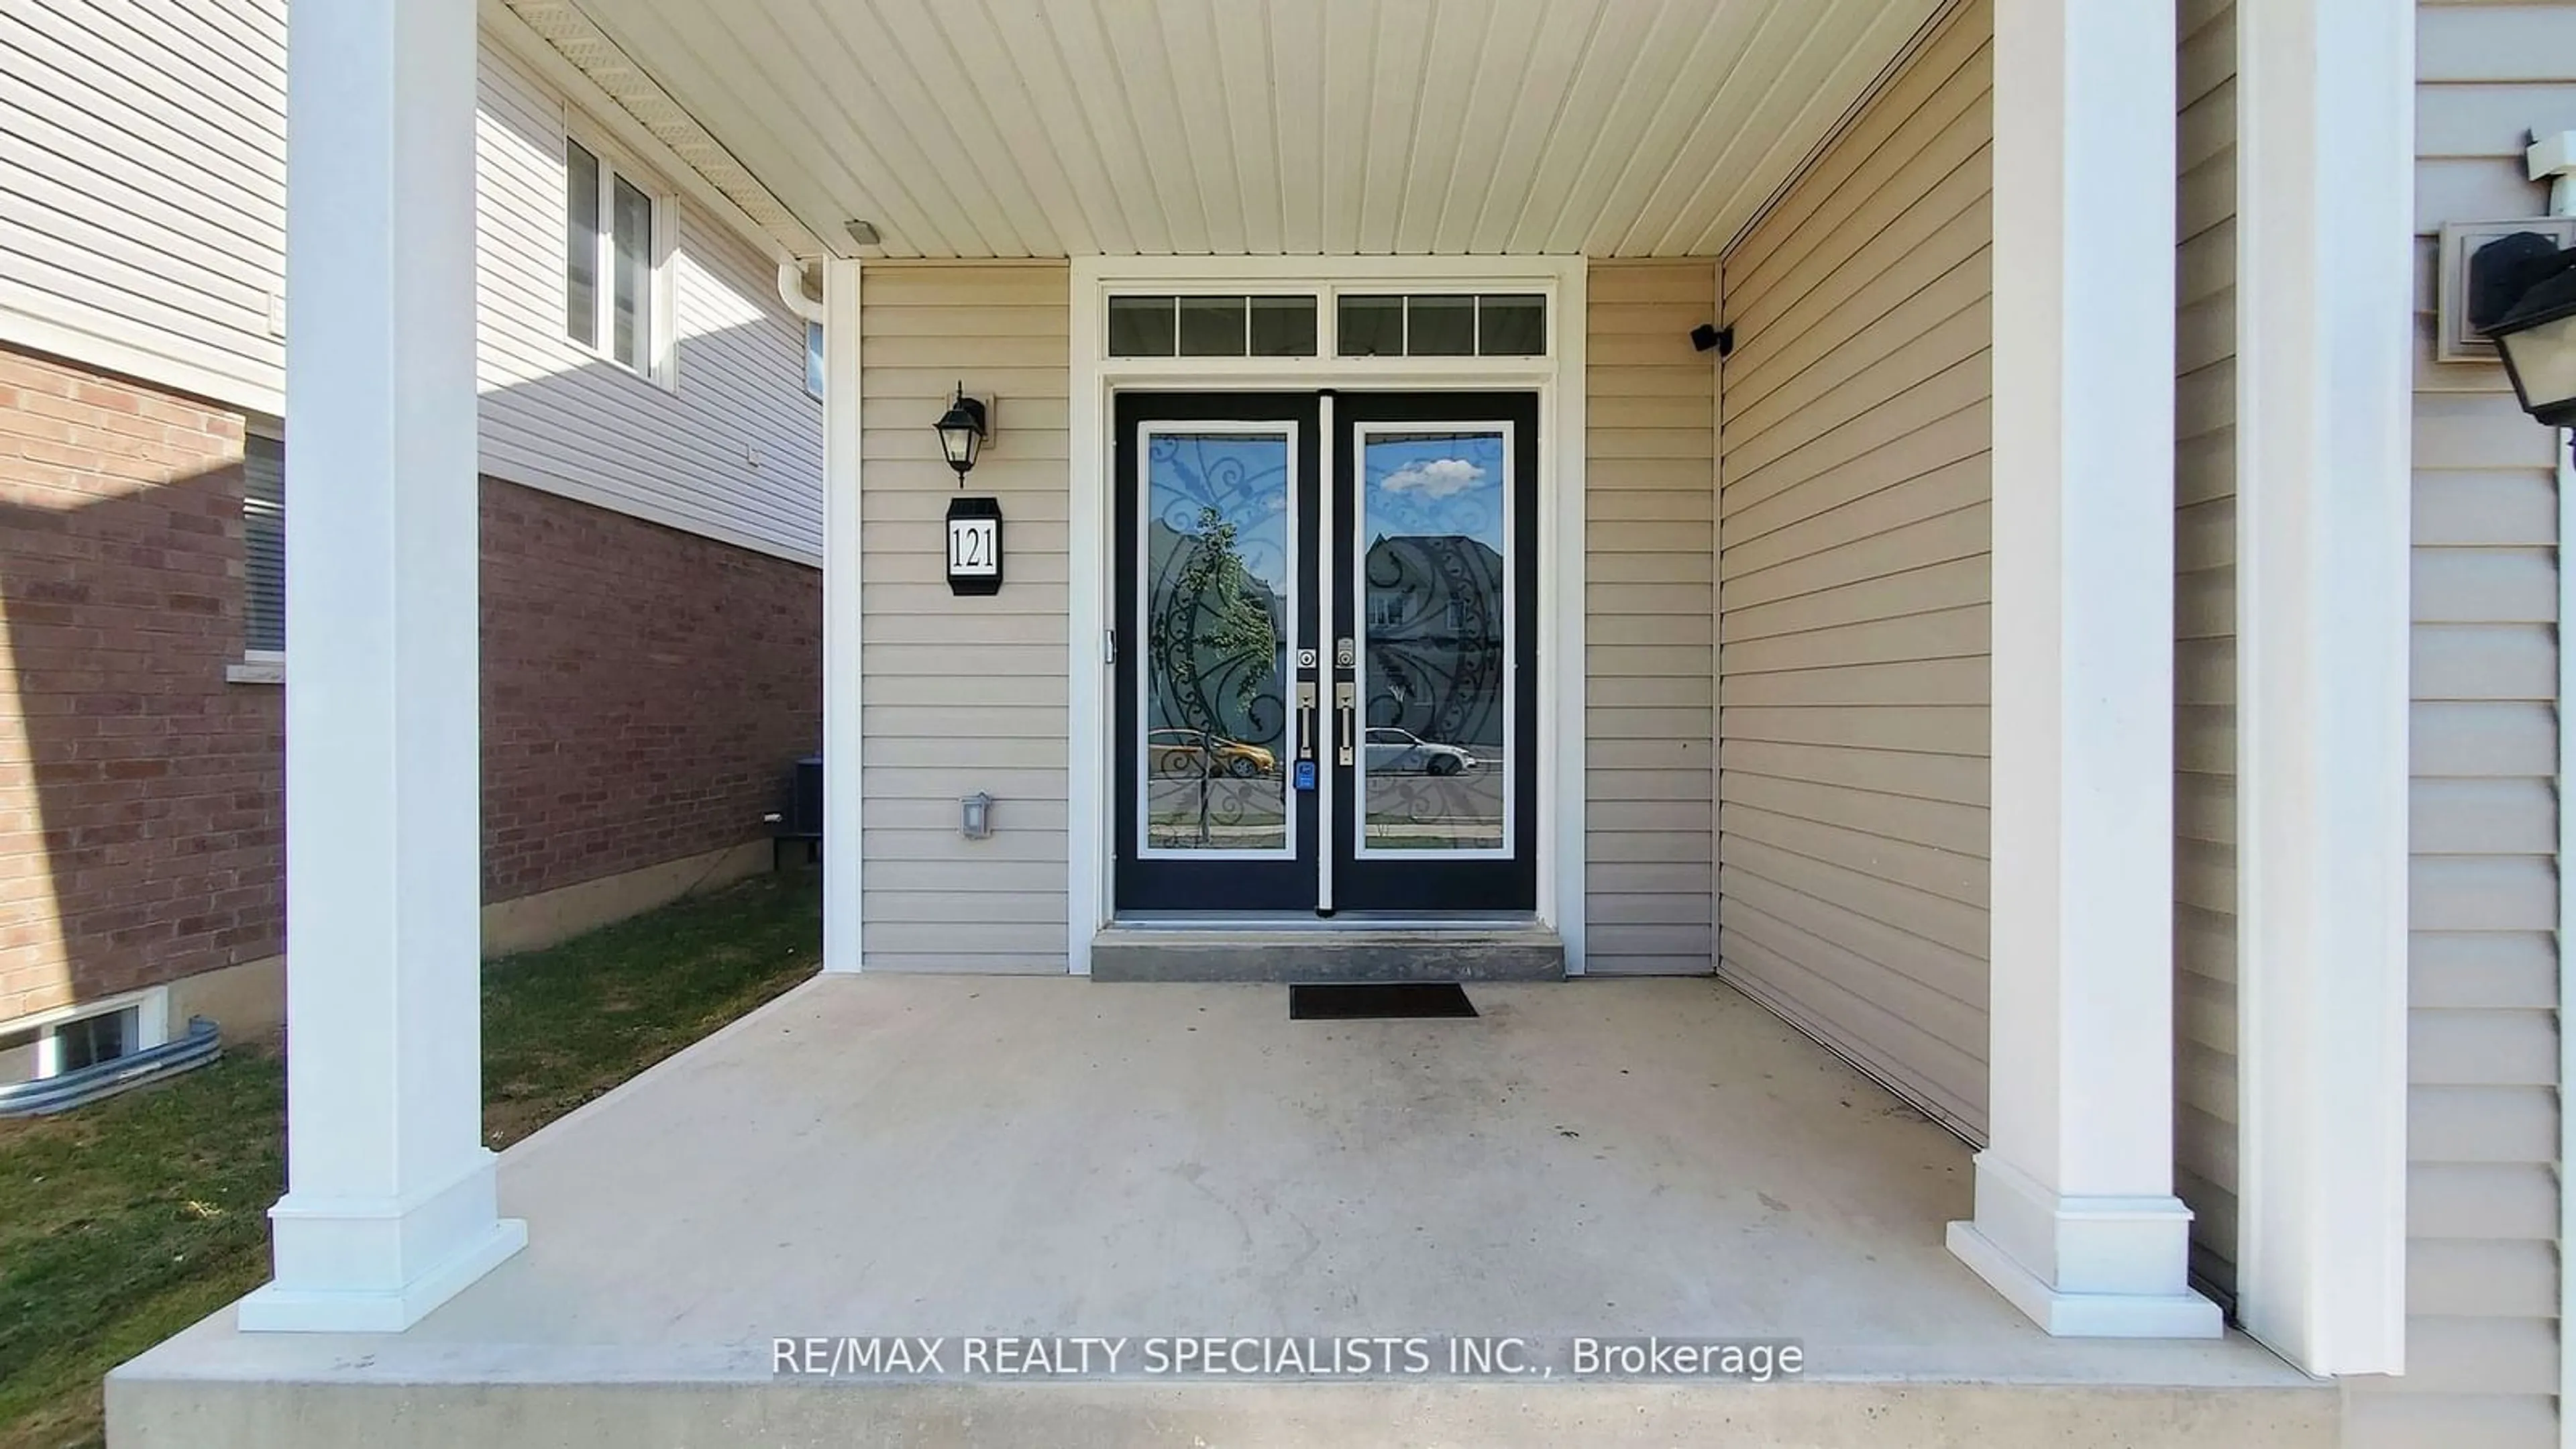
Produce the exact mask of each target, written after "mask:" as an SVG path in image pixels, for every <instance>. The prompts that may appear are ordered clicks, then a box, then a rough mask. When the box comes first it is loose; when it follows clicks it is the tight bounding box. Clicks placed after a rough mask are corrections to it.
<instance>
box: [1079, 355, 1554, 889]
mask: <svg viewBox="0 0 2576 1449" xmlns="http://www.w3.org/2000/svg"><path fill="white" fill-rule="evenodd" d="M1537 434H1538V410H1537V402H1536V398H1535V396H1534V395H1533V394H1529V393H1489V392H1472V393H1471V392H1404V393H1394V392H1356V391H1349V390H1343V391H1340V392H1337V393H1175V392H1152V393H1124V394H1121V395H1120V397H1119V399H1118V406H1117V490H1116V491H1117V499H1118V507H1117V539H1118V558H1117V572H1118V598H1117V622H1116V626H1115V627H1116V660H1117V668H1116V672H1117V688H1116V700H1117V704H1116V723H1115V728H1114V734H1113V738H1114V740H1115V754H1116V761H1117V765H1116V768H1117V772H1118V781H1117V798H1118V821H1117V830H1118V844H1117V886H1118V905H1119V907H1120V909H1122V910H1130V911H1156V910H1164V911H1171V910H1178V911H1191V912H1210V913H1222V912H1233V911H1300V912H1302V911H1314V912H1318V913H1321V914H1326V915H1329V914H1332V913H1333V912H1335V911H1337V910H1348V911H1374V912H1395V913H1408V914H1413V913H1419V914H1430V913H1441V912H1519V911H1527V910H1529V909H1531V908H1532V906H1533V905H1534V904H1535V900H1536V882H1537V870H1536V856H1537V849H1536V847H1537V838H1538V830H1537V825H1538V821H1537V815H1538V812H1537V808H1536V805H1537V792H1536V782H1537V770H1536V762H1537V759H1538V748H1539V743H1540V742H1539V739H1538V717H1537V709H1536V703H1537V692H1538V690H1537V686H1538V671H1537V669H1536V668H1535V665H1534V658H1535V656H1534V654H1533V648H1534V645H1535V643H1536V639H1537V628H1536V605H1537V597H1538V573H1537V562H1538V550H1537V546H1536V544H1537V527H1538V508H1537V498H1538V486H1537V485H1538V476H1537V475H1538V468H1537V459H1538V435H1537Z"/></svg>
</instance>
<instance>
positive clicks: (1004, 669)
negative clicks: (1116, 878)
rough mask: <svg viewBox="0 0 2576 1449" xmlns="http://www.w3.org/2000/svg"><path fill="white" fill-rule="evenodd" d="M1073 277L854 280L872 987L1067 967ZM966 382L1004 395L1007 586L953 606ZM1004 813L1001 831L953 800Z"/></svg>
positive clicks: (990, 466) (988, 474) (999, 816)
mask: <svg viewBox="0 0 2576 1449" xmlns="http://www.w3.org/2000/svg"><path fill="white" fill-rule="evenodd" d="M1070 294H1071V288H1070V284H1069V281H1068V278H1067V276H1066V273H1065V267H1064V264H1063V263H1061V262H1043V263H972V262H968V263H922V264H906V263H888V264H877V265H871V266H870V267H869V268H868V269H867V274H866V277H865V279H864V280H863V282H862V283H861V285H860V305H861V309H862V311H861V332H862V337H861V342H860V353H861V358H862V361H863V363H864V366H863V367H862V368H861V370H860V374H859V392H860V396H861V398H862V399H863V400H864V401H863V408H862V415H861V421H862V429H863V431H862V437H861V442H860V456H861V464H860V466H861V472H862V475H863V481H862V485H861V488H862V501H861V505H860V510H859V513H860V522H859V528H860V537H861V539H862V542H863V546H864V551H863V556H862V561H861V565H860V571H861V575H862V578H863V583H862V584H861V587H860V608H861V609H862V611H863V612H864V615H865V618H866V623H865V625H864V627H863V628H862V630H861V640H862V644H861V658H860V666H859V667H860V673H861V675H862V676H863V677H864V679H865V680H866V688H865V695H864V698H865V704H864V707H863V709H862V721H863V723H862V726H861V728H862V732H863V734H864V735H865V739H864V742H863V743H862V745H861V747H860V748H861V756H862V758H863V759H864V760H865V762H866V766H865V770H864V785H863V787H862V790H863V795H864V797H865V798H864V803H863V804H862V806H861V819H862V821H863V824H862V827H861V828H862V831H863V834H864V856H865V860H866V865H865V867H864V879H865V898H864V900H863V902H862V904H861V914H862V918H863V919H864V920H865V922H866V925H865V926H864V927H863V928H862V939H861V941H860V947H861V950H862V952H863V956H864V964H865V966H866V967H867V968H868V969H871V970H895V971H1022V972H1060V971H1063V970H1065V969H1066V961H1067V957H1066V943H1065V845H1066V840H1067V831H1068V828H1069V827H1068V824H1067V817H1066V811H1065V751H1066V748H1067V746H1066V740H1065V718H1066V706H1065V663H1064V661H1065V628H1066V624H1065V619H1066V610H1067V609H1068V607H1069V605H1070V596H1069V594H1068V591H1067V555H1066V521H1067V510H1068V507H1069V505H1070V503H1071V501H1072V482H1071V475H1070V473H1069V470H1068V467H1067V462H1066V460H1067V458H1068V456H1069V453H1068V451H1067V448H1068V439H1067V436H1066V430H1065V419H1066V406H1067V404H1066V394H1067V391H1068V388H1069V383H1070V370H1069V368H1068V366H1067V362H1066V359H1067V357H1068V355H1069V353H1068V348H1069V343H1068V340H1067V331H1066V329H1067V325H1068V316H1069V313H1068V303H1067V298H1068V297H1069V296H1070ZM960 380H963V381H964V382H965V384H966V386H967V387H968V389H969V390H974V391H982V392H989V393H994V394H997V395H998V396H999V399H1000V400H999V402H998V404H997V406H996V411H995V416H994V420H993V423H994V432H993V443H992V446H991V447H990V448H989V449H987V450H986V452H985V453H984V455H983V459H982V461H980V462H978V463H977V464H976V465H975V476H974V480H973V485H972V486H973V491H974V492H976V493H979V494H988V495H991V496H993V497H996V498H998V499H1000V500H1001V504H1002V512H1003V515H1004V520H1005V521H1004V524H1003V548H1004V557H1005V560H1006V563H1005V568H1006V570H1007V573H1008V576H1009V579H1010V583H1009V586H1008V587H1007V588H1005V589H1003V590H1002V592H1001V593H999V594H997V595H994V596H993V597H991V598H961V597H958V596H956V595H952V594H951V593H949V591H948V584H947V574H946V571H945V569H946V565H945V562H944V561H945V559H946V556H947V551H946V548H945V547H944V545H943V542H942V540H943V539H944V538H945V536H946V533H945V530H946V525H945V524H944V523H943V522H942V519H943V517H944V516H945V514H946V512H947V508H948V503H949V500H951V499H953V498H955V497H956V496H957V494H958V487H957V475H956V474H954V473H952V472H950V471H949V470H948V466H947V464H945V463H944V462H942V461H941V460H940V457H939V440H938V438H937V437H936V436H935V435H934V434H933V433H932V432H931V429H930V423H931V420H932V419H934V418H936V417H938V416H939V413H940V410H941V409H942V408H943V407H945V406H946V404H947V402H948V399H949V396H950V394H951V393H952V391H953V390H954V389H955V388H956V386H957V384H958V383H959V381H960ZM978 790H982V791H985V792H988V793H990V794H991V795H992V797H993V802H994V803H993V834H992V837H991V838H990V839H987V840H967V839H965V838H964V837H963V836H961V835H959V834H958V832H957V801H958V799H959V797H961V796H964V795H971V794H973V793H975V792H976V791H978Z"/></svg>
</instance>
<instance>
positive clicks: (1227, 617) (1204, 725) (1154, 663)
mask: <svg viewBox="0 0 2576 1449" xmlns="http://www.w3.org/2000/svg"><path fill="white" fill-rule="evenodd" d="M1229 562H1230V563H1231V565H1232V566H1231V567H1229V566H1228V565H1229ZM1145 577H1146V580H1147V582H1148V585H1149V592H1148V594H1147V596H1146V603H1145V622H1146V651H1147V652H1146V656H1145V673H1146V679H1147V684H1146V689H1145V728H1146V729H1148V730H1188V731H1192V732H1194V733H1195V732H1199V731H1204V732H1206V733H1208V734H1210V735H1212V736H1214V737H1216V738H1217V739H1219V740H1239V741H1241V742H1243V743H1246V744H1255V745H1262V746H1265V747H1268V748H1271V749H1274V750H1275V749H1278V748H1280V747H1281V746H1282V745H1283V744H1284V734H1285V731H1284V726H1285V725H1286V723H1287V714H1288V711H1287V701H1286V699H1285V691H1284V687H1283V681H1284V680H1285V679H1286V678H1287V657H1286V651H1287V647H1288V646H1287V641H1288V601H1287V600H1286V599H1285V598H1284V597H1283V596H1282V595H1281V594H1280V593H1279V591H1278V590H1276V589H1273V588H1272V587H1270V585H1269V584H1268V583H1267V582H1266V581H1265V580H1263V579H1262V578H1261V577H1260V576H1259V575H1258V574H1257V573H1255V572H1253V571H1252V570H1251V569H1250V568H1248V567H1245V566H1243V560H1242V559H1241V558H1240V557H1239V556H1237V557H1235V558H1233V559H1232V560H1230V561H1229V560H1228V559H1226V558H1224V557H1222V556H1220V555H1219V554H1218V553H1217V551H1216V550H1215V548H1214V547H1213V546H1212V545H1211V543H1210V541H1209V538H1208V536H1207V535H1206V534H1200V533H1184V532H1182V531H1181V530H1179V529H1176V528H1174V527H1172V526H1171V525H1170V524H1168V523H1166V522H1164V521H1163V520H1162V519H1160V518H1157V519H1155V520H1154V521H1153V522H1152V524H1151V525H1149V527H1148V530H1147V535H1146V572H1145ZM1229 583H1230V584H1231V585H1232V587H1231V589H1228V587H1227V585H1228V584H1229Z"/></svg>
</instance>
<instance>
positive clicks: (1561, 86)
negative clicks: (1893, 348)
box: [512, 0, 1942, 257]
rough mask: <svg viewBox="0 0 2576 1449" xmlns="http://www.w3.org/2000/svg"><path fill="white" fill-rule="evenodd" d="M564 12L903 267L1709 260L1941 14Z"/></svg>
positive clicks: (1154, 8)
mask: <svg viewBox="0 0 2576 1449" xmlns="http://www.w3.org/2000/svg"><path fill="white" fill-rule="evenodd" d="M512 3H513V5H514V8H520V7H521V6H522V4H523V0H512ZM556 3H562V0H556ZM570 3H574V4H577V5H578V6H579V8H580V10H581V11H582V12H584V13H585V14H586V15H587V16H588V17H589V19H590V20H591V21H593V22H594V23H595V24H596V25H597V26H598V27H599V28H600V30H601V31H603V32H604V33H605V35H606V36H607V38H609V39H610V40H612V41H613V42H614V43H615V48H616V49H618V50H622V51H623V52H624V57H625V63H627V64H630V65H632V66H633V67H634V68H635V69H637V70H639V71H641V72H642V73H643V74H644V75H646V76H649V77H650V78H651V80H652V81H653V82H654V83H656V84H657V85H658V87H659V88H660V89H661V90H662V91H664V92H666V93H667V94H668V95H669V96H670V97H671V99H673V100H674V101H676V102H678V103H679V105H681V106H683V107H685V108H686V109H687V111H688V112H689V113H690V115H691V116H692V117H693V118H694V119H695V121H696V123H697V124H698V125H700V126H702V127H704V129H705V131H706V132H707V133H708V134H709V135H711V136H712V137H713V138H714V139H715V140H716V141H717V142H720V143H721V145H722V147H723V149H724V150H725V151H726V152H729V153H730V155H731V157H732V158H733V160H734V161H736V162H738V163H739V165H740V166H741V168H743V170H745V171H747V172H748V173H749V174H750V175H751V176H754V177H757V178H758V180H759V183H760V184H761V185H762V186H763V187H765V188H766V189H767V190H768V191H769V192H770V193H771V194H772V195H773V196H774V197H775V198H776V199H777V201H778V202H780V203H781V204H783V205H784V206H785V207H786V209H787V210H788V211H789V212H791V213H793V214H794V216H795V217H796V218H798V219H799V220H801V221H802V222H803V223H804V226H805V227H806V228H809V229H810V230H811V231H812V232H813V233H814V234H815V235H818V236H820V237H822V238H823V239H824V241H825V244H826V245H828V246H831V247H833V248H835V249H838V250H843V251H849V250H851V248H850V247H849V245H848V243H847V242H846V241H845V240H844V233H843V229H842V225H841V223H842V221H843V220H844V219H845V218H863V219H866V220H869V221H872V222H874V223H876V225H877V226H878V228H879V229H880V231H881V233H882V235H883V242H882V245H881V246H879V247H876V248H869V249H863V251H864V254H867V255H885V256H899V257H915V256H927V257H1026V256H1070V255H1088V254H1094V253H1107V254H1112V255H1120V254H1145V255H1163V254H1178V255H1189V254H1221V255H1223V254H1247V253H1251V254H1259V253H1283V252H1284V253H1297V254H1311V253H1362V254H1368V253H1506V252H1509V253H1576V252H1580V253H1584V254H1587V255H1590V256H1596V257H1630V256H1639V257H1642V256H1696V255H1713V254H1716V253H1717V252H1719V251H1721V250H1722V249H1723V248H1724V247H1725V246H1726V245H1727V243H1728V242H1730V241H1731V240H1732V239H1733V238H1734V237H1735V236H1736V235H1737V234H1738V232H1739V231H1740V230H1741V229H1742V228H1743V227H1744V225H1745V224H1746V223H1747V222H1748V221H1750V220H1751V219H1752V218H1753V217H1754V216H1755V214H1756V213H1757V212H1758V211H1759V209H1760V208H1761V206H1762V205H1763V203H1764V202H1765V200H1766V199H1767V198H1769V197H1770V196H1771V195H1772V194H1773V192H1774V191H1775V190H1777V188H1778V187H1779V186H1780V185H1781V184H1782V183H1783V182H1784V181H1786V180H1788V179H1789V178H1790V177H1791V176H1792V175H1793V174H1794V173H1795V171H1796V170H1797V168H1798V166H1799V165H1800V163H1801V162H1802V161H1803V160H1804V159H1805V158H1806V156H1807V155H1808V154H1809V153H1810V152H1811V151H1812V150H1813V149H1814V148H1815V146H1816V145H1817V144H1818V143H1819V142H1820V141H1822V140H1823V139H1824V138H1825V137H1826V136H1827V135H1829V134H1830V133H1831V131H1832V130H1833V128H1834V127H1835V125H1836V124H1837V122H1838V121H1839V120H1840V119H1841V118H1842V116H1843V115H1844V114H1845V112H1846V111H1847V110H1848V109H1849V108H1850V107H1851V106H1852V105H1853V103H1854V102H1856V101H1857V100H1859V99H1860V98H1861V97H1863V96H1864V95H1865V94H1866V93H1867V92H1868V90H1869V88H1870V87H1871V85H1872V84H1873V83H1874V82H1875V81H1876V79H1877V78H1878V76H1879V75H1880V74H1881V73H1882V72H1883V71H1884V70H1885V69H1886V68H1887V67H1888V66H1889V65H1890V64H1891V63H1893V62H1894V61H1895V60H1896V59H1897V58H1898V57H1899V56H1900V55H1902V54H1903V53H1904V51H1905V49H1906V47H1907V45H1908V43H1909V42H1910V41H1911V40H1912V39H1913V37H1914V36H1915V34H1916V33H1917V32H1918V31H1919V30H1920V29H1921V28H1922V27H1923V26H1924V24H1925V23H1926V22H1927V21H1929V20H1930V19H1931V18H1932V17H1933V16H1934V15H1935V14H1936V13H1937V12H1938V11H1939V10H1940V9H1941V8H1942V0H570ZM578 59H579V58H578V57H576V60H578ZM609 89H610V91H611V94H615V93H616V89H615V88H614V87H610V88H609Z"/></svg>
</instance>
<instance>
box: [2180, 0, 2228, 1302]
mask: <svg viewBox="0 0 2576 1449" xmlns="http://www.w3.org/2000/svg"><path fill="white" fill-rule="evenodd" d="M2179 18H2180V21H2181V42H2182V43H2181V50H2180V53H2179V59H2178V71H2179V77H2178V79H2179V82H2180V99H2181V103H2182V113H2181V118H2180V132H2179V136H2178V141H2179V148H2178V150H2179V155H2178V162H2179V167H2180V175H2179V195H2178V198H2177V201H2178V216H2177V224H2176V243H2177V251H2176V255H2175V280H2176V307H2177V316H2176V318H2175V328H2176V333H2177V337H2176V357H2175V369H2174V370H2175V385H2174V386H2175V397H2174V402H2175V409H2174V413H2175V416H2174V423H2175V427H2174V504H2175V509H2174V1186H2175V1191H2176V1192H2178V1193H2180V1194H2181V1196H2182V1200H2183V1201H2184V1202H2186V1203H2188V1204H2190V1206H2191V1210H2192V1225H2191V1268H2192V1273H2193V1275H2194V1277H2195V1278H2196V1279H2197V1280H2198V1281H2199V1282H2200V1284H2201V1285H2202V1286H2203V1287H2205V1288H2207V1289H2209V1290H2210V1291H2211V1292H2213V1293H2215V1294H2217V1295H2218V1296H2219V1298H2220V1299H2221V1300H2222V1301H2226V1300H2228V1299H2231V1298H2232V1297H2233V1295H2234V1294H2235V1291H2236V1151H2237V1132H2236V1116H2237V1114H2236V7H2235V5H2234V4H2233V3H2232V0H2184V3H2183V5H2182V7H2181V14H2180V17H2179Z"/></svg>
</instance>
